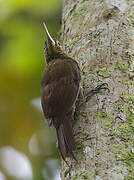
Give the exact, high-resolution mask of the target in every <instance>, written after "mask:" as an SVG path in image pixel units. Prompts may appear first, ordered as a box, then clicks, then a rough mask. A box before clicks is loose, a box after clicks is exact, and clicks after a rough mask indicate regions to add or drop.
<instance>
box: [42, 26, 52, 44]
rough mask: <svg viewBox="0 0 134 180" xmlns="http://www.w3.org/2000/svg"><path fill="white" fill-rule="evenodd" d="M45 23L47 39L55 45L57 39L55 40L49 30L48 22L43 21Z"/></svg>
mask: <svg viewBox="0 0 134 180" xmlns="http://www.w3.org/2000/svg"><path fill="white" fill-rule="evenodd" d="M43 25H44V27H45V32H46V36H47V40H48V42H49V43H51V44H53V45H55V41H54V40H53V38H52V37H51V35H50V33H49V32H48V29H47V26H46V24H45V23H44V22H43Z"/></svg>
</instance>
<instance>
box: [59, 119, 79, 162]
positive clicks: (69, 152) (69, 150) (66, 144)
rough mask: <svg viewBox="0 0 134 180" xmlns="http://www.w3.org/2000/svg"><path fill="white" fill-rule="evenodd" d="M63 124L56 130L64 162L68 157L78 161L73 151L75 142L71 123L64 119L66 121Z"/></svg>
mask: <svg viewBox="0 0 134 180" xmlns="http://www.w3.org/2000/svg"><path fill="white" fill-rule="evenodd" d="M62 122H63V123H62V124H60V126H59V127H58V128H56V130H57V137H58V145H59V151H60V153H61V156H62V158H63V160H64V161H65V159H66V157H72V158H73V159H75V160H76V158H75V156H74V153H73V151H74V150H75V142H74V137H73V133H72V127H71V125H70V121H69V119H64V121H62Z"/></svg>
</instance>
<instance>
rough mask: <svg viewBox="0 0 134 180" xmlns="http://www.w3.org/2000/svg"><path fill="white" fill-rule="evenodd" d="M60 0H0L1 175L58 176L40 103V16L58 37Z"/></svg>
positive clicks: (5, 178) (0, 178)
mask: <svg viewBox="0 0 134 180" xmlns="http://www.w3.org/2000/svg"><path fill="white" fill-rule="evenodd" d="M60 19H61V2H60V0H40V1H36V0H0V180H21V179H24V180H26V179H32V180H44V179H46V180H58V179H59V178H58V176H59V174H58V173H59V171H58V170H57V168H58V165H59V162H58V157H59V156H58V153H57V148H56V137H55V132H54V130H53V129H50V128H48V125H47V122H46V121H45V119H44V117H43V114H42V111H41V109H40V81H41V74H42V72H43V69H44V66H45V61H44V41H45V33H44V28H43V24H42V22H43V21H45V22H46V24H47V26H48V29H49V31H50V32H51V35H52V36H53V37H55V38H57V39H58V38H59V31H60Z"/></svg>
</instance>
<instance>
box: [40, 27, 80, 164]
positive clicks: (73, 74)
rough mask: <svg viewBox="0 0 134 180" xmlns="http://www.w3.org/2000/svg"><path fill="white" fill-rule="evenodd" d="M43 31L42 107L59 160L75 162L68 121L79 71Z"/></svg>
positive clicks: (71, 116)
mask: <svg viewBox="0 0 134 180" xmlns="http://www.w3.org/2000/svg"><path fill="white" fill-rule="evenodd" d="M44 26H45V24H44ZM45 30H46V35H47V40H46V42H45V50H46V52H45V55H46V62H47V66H46V69H45V72H44V74H43V78H42V84H41V87H42V95H41V103H42V108H43V112H44V115H45V117H46V119H47V120H48V123H49V125H50V126H51V125H53V126H54V127H55V128H56V132H57V138H58V146H59V151H60V153H61V156H62V158H63V160H65V158H66V157H72V158H74V159H75V156H74V154H73V150H75V142H74V137H73V132H72V121H73V106H74V104H75V102H76V99H77V96H78V93H79V86H80V69H79V66H78V63H77V62H76V61H75V60H73V59H72V58H70V57H68V56H67V55H66V54H65V53H64V52H63V50H62V47H61V46H60V44H59V42H58V41H55V40H53V39H52V37H51V36H50V34H49V32H48V30H47V28H46V26H45Z"/></svg>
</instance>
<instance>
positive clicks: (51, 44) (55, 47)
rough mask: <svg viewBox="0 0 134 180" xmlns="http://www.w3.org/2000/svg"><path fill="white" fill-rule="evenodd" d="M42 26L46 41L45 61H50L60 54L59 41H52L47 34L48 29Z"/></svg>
mask: <svg viewBox="0 0 134 180" xmlns="http://www.w3.org/2000/svg"><path fill="white" fill-rule="evenodd" d="M43 24H44V27H45V32H46V41H45V55H46V61H47V62H48V61H51V60H52V59H53V58H55V57H56V56H58V55H59V54H60V53H62V51H63V50H62V46H61V44H60V42H59V41H57V40H54V39H53V38H52V37H51V35H50V33H49V32H48V29H47V27H46V25H45V23H43Z"/></svg>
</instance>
